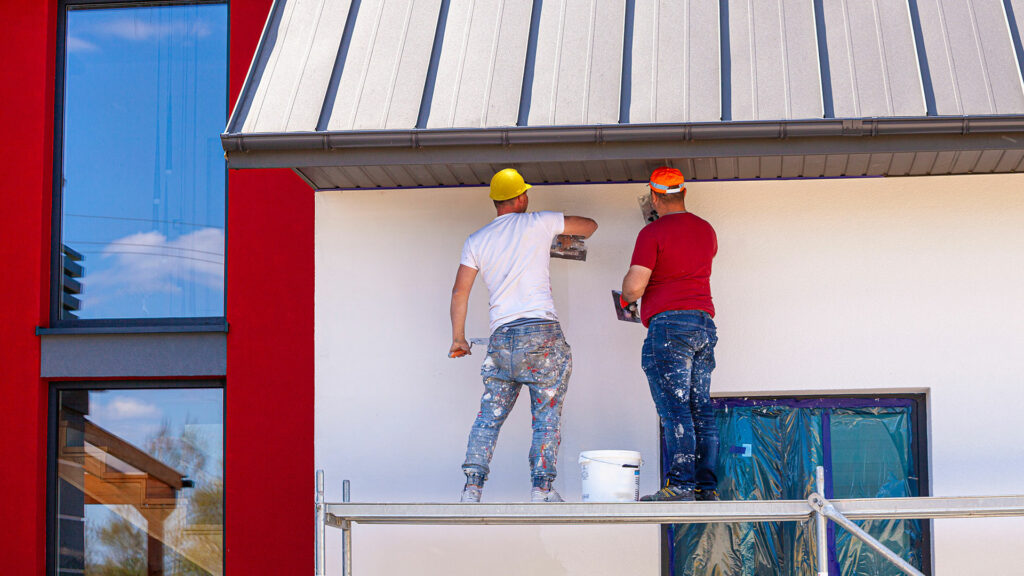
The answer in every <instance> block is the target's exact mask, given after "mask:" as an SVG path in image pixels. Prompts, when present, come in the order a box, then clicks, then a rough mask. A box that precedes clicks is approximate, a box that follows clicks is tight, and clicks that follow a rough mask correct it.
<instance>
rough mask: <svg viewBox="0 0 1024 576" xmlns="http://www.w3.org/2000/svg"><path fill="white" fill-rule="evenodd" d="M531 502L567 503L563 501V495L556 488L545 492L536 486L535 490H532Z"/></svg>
mask: <svg viewBox="0 0 1024 576" xmlns="http://www.w3.org/2000/svg"><path fill="white" fill-rule="evenodd" d="M530 502H565V500H562V496H561V494H559V493H558V490H555V489H554V488H548V489H547V490H545V489H543V488H538V487H537V486H534V487H533V490H530Z"/></svg>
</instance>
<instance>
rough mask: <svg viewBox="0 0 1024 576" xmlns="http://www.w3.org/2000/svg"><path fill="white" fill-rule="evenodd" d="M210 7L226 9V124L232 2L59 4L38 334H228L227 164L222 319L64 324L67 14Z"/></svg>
mask: <svg viewBox="0 0 1024 576" xmlns="http://www.w3.org/2000/svg"><path fill="white" fill-rule="evenodd" d="M207 4H214V5H216V4H223V5H224V6H226V7H227V10H228V18H227V23H228V25H227V30H225V32H226V34H227V36H226V39H227V42H226V43H225V47H224V49H225V52H226V54H227V62H228V67H227V70H226V71H225V75H226V78H225V81H226V82H227V83H228V90H227V94H226V98H225V102H224V119H225V123H226V122H227V120H228V118H229V116H230V113H231V111H230V105H231V102H230V99H231V86H230V82H231V2H230V0H152V1H146V0H59V1H58V6H57V50H56V53H57V54H56V57H57V62H56V68H55V74H54V93H53V172H52V175H53V178H52V185H53V195H52V204H51V207H50V211H51V220H50V324H49V327H46V328H43V327H40V328H37V333H39V334H47V333H53V334H90V333H119V332H121V331H124V332H128V333H131V332H148V331H151V330H147V329H148V328H154V329H156V330H153V331H157V332H208V331H217V332H227V320H226V318H227V305H228V303H227V298H228V282H227V268H228V250H227V248H228V218H227V215H228V188H229V186H228V180H229V178H228V169H227V161H226V160H225V163H224V175H225V177H224V288H223V289H224V294H223V303H222V306H223V310H224V314H223V315H221V316H196V317H171V318H93V319H80V318H76V319H65V318H61V309H62V308H61V303H62V299H63V286H62V282H61V277H62V276H63V257H62V250H61V247H62V243H63V238H62V232H63V215H64V214H63V212H64V199H63V190H62V189H63V186H62V183H63V181H64V97H65V94H64V87H65V78H66V73H67V23H68V10H69V9H86V10H88V9H104V8H133V7H152V6H194V5H207Z"/></svg>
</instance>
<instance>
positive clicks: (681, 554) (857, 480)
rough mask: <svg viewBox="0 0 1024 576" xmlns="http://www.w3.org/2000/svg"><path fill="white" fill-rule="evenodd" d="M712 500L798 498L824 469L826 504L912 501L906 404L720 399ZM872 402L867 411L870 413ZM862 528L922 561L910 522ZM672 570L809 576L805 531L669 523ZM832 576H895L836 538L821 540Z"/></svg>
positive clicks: (719, 575)
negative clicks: (816, 472) (715, 490)
mask: <svg viewBox="0 0 1024 576" xmlns="http://www.w3.org/2000/svg"><path fill="white" fill-rule="evenodd" d="M716 404H717V410H716V416H717V421H718V425H719V433H720V436H721V449H720V451H719V462H718V477H719V493H720V495H721V497H722V499H725V500H800V499H805V498H807V497H808V496H809V495H810V494H811V493H812V492H814V470H815V468H816V467H817V466H824V467H825V469H826V484H828V486H826V496H828V497H835V498H870V497H896V496H917V495H918V490H917V486H918V475H917V473H916V469H915V462H914V458H913V444H912V427H913V406H914V403H913V401H912V400H905V401H904V400H889V399H885V400H881V401H879V400H857V399H848V398H844V399H834V400H831V401H829V400H822V399H815V400H795V399H791V400H770V401H769V400H759V401H751V400H719V401H717V402H716ZM872 404H873V405H872ZM861 526H862V527H863V528H864V529H865V530H867V531H868V532H869V533H870V534H872V535H873V536H874V537H876V538H878V539H879V540H880V541H881V542H883V543H884V544H886V545H887V546H889V547H890V548H892V549H893V550H895V551H897V552H898V553H900V555H901V556H902V557H903V558H905V559H907V560H908V561H909V562H910V563H911V564H913V565H915V566H918V567H920V566H921V565H922V563H923V560H922V554H921V550H922V547H923V537H922V530H921V525H920V522H919V521H915V520H909V521H908V520H885V521H881V520H873V521H866V522H863V523H861ZM669 542H670V552H669V553H670V558H669V562H670V567H671V573H672V574H673V575H679V576H691V575H692V576H705V575H714V576H755V575H756V576H762V575H775V574H778V575H787V576H788V575H808V576H813V575H814V574H816V573H817V570H816V554H817V549H816V543H815V538H814V526H813V524H812V523H804V524H798V523H796V522H764V523H739V524H710V525H674V526H672V527H671V528H670V529H669ZM828 545H829V556H830V561H831V564H832V566H831V568H830V570H831V572H833V573H834V574H843V575H871V576H883V575H885V576H888V575H890V574H892V575H894V576H895V575H897V574H900V572H899V570H897V569H896V567H895V566H893V565H891V564H889V563H888V562H887V561H885V559H884V558H882V557H881V556H880V555H879V554H877V553H875V552H874V551H872V550H870V549H869V548H868V547H867V546H865V545H863V544H862V543H861V542H860V541H859V540H857V539H856V538H852V537H851V536H850V535H849V534H847V533H846V532H845V531H844V530H842V529H839V528H833V529H832V530H831V531H830V537H829V542H828Z"/></svg>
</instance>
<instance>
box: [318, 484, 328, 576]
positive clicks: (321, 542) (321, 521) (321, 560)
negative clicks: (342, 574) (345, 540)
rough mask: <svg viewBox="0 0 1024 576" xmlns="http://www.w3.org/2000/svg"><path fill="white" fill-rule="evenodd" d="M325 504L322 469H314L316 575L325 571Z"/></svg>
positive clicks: (320, 575) (321, 575) (320, 574)
mask: <svg viewBox="0 0 1024 576" xmlns="http://www.w3.org/2000/svg"><path fill="white" fill-rule="evenodd" d="M326 539H327V506H326V502H325V500H324V471H323V470H317V471H316V572H315V574H316V576H323V575H324V574H326V573H327V547H326V544H325V541H326Z"/></svg>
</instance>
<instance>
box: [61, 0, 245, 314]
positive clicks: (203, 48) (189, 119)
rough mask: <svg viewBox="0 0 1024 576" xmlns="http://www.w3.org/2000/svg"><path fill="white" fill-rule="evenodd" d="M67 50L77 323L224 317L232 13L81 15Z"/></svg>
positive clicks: (189, 10) (199, 9) (72, 25)
mask: <svg viewBox="0 0 1024 576" xmlns="http://www.w3.org/2000/svg"><path fill="white" fill-rule="evenodd" d="M66 40H67V62H66V72H65V96H64V140H63V215H62V228H63V229H62V242H63V243H64V244H65V245H67V246H68V247H70V248H72V249H73V250H75V251H76V252H79V253H81V254H82V255H84V257H85V258H84V260H83V261H81V262H80V264H81V265H82V266H83V267H84V269H85V273H84V276H83V277H82V278H80V279H79V281H80V282H81V284H82V286H83V288H82V293H81V294H80V295H78V296H77V298H78V299H79V300H80V301H81V309H80V310H78V311H77V312H75V313H74V316H68V315H65V316H64V317H65V318H73V317H78V318H82V319H101V318H167V317H207V316H223V315H224V238H225V236H224V223H225V178H226V172H225V164H224V155H223V151H222V149H221V145H220V138H219V135H220V132H221V131H222V130H223V129H224V125H225V123H226V110H227V6H226V5H223V4H214V5H210V4H207V5H191V6H153V7H123V8H103V9H69V10H68V13H67V38H66Z"/></svg>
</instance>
